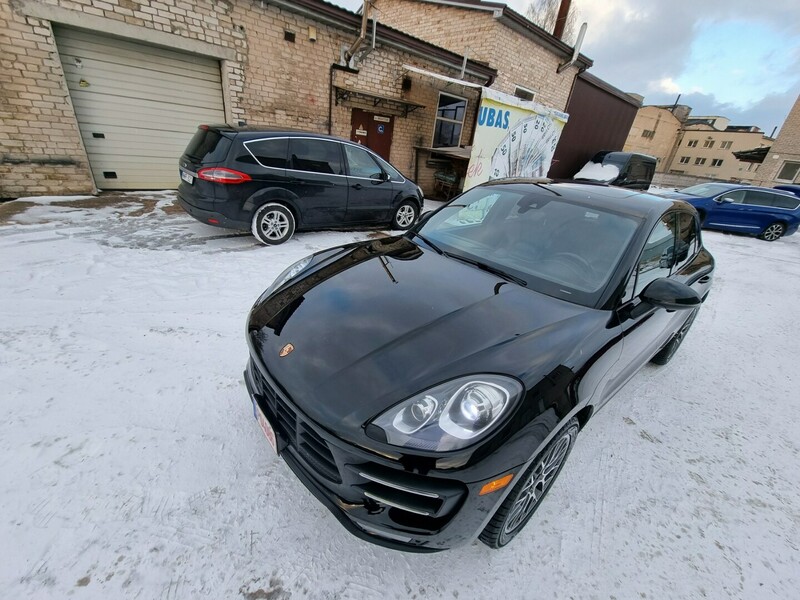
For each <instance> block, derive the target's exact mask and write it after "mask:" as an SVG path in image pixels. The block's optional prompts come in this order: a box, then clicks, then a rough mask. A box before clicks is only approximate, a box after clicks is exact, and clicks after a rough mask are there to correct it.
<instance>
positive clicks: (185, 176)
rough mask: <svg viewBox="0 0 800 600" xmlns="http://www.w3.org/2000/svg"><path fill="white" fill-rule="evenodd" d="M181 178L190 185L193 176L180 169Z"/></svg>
mask: <svg viewBox="0 0 800 600" xmlns="http://www.w3.org/2000/svg"><path fill="white" fill-rule="evenodd" d="M181 179H183V180H184V181H185V182H186V183H188V184H189V185H192V183H194V177H192V176H191V175H189V174H188V173H186V172H185V171H181Z"/></svg>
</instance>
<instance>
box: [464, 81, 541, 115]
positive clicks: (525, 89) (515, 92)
mask: <svg viewBox="0 0 800 600" xmlns="http://www.w3.org/2000/svg"><path fill="white" fill-rule="evenodd" d="M518 90H522V91H523V92H524V93H525V94H529V95H530V98H526V97H523V96H519V95H518ZM457 97H458V96H453V98H457ZM514 97H515V98H519V99H520V100H525V101H526V102H535V100H536V92H534V91H533V90H531V89H528V88H526V87H524V86H521V85H516V84H515V85H514ZM464 112H465V113H466V110H465V111H464Z"/></svg>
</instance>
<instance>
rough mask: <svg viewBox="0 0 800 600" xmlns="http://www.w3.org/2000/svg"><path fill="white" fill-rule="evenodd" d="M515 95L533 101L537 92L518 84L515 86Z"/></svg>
mask: <svg viewBox="0 0 800 600" xmlns="http://www.w3.org/2000/svg"><path fill="white" fill-rule="evenodd" d="M514 95H515V96H516V97H517V98H521V99H523V100H528V101H531V102H533V99H534V98H535V97H536V92H534V91H533V90H529V89H528V88H524V87H522V86H519V85H518V86H517V87H516V88H514Z"/></svg>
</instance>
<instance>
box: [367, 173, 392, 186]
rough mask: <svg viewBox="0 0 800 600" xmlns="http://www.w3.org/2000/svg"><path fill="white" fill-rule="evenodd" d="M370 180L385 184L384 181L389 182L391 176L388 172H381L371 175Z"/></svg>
mask: <svg viewBox="0 0 800 600" xmlns="http://www.w3.org/2000/svg"><path fill="white" fill-rule="evenodd" d="M370 179H372V180H373V181H375V182H376V183H383V182H384V181H389V174H388V173H387V172H386V171H381V172H380V173H375V174H374V175H370Z"/></svg>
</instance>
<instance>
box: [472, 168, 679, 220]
mask: <svg viewBox="0 0 800 600" xmlns="http://www.w3.org/2000/svg"><path fill="white" fill-rule="evenodd" d="M481 185H482V186H486V187H491V186H500V185H502V186H509V187H510V188H511V189H513V190H514V191H519V192H526V193H533V192H536V191H537V189H538V190H539V191H540V192H541V191H545V190H546V191H549V192H552V193H553V194H555V195H557V196H560V197H562V198H564V199H565V200H569V201H572V202H577V203H579V204H583V205H585V206H594V207H597V208H598V209H601V208H607V209H610V210H614V211H617V212H622V213H626V214H630V215H633V216H637V217H640V218H642V219H647V218H650V217H653V215H660V214H662V213H663V212H665V211H667V210H669V209H671V208H682V209H684V210H689V211H694V208H693V207H692V206H691V205H690V204H689V203H687V202H684V201H682V200H673V199H669V198H662V197H660V196H654V195H653V194H648V193H646V192H640V191H636V190H628V189H625V188H620V187H614V186H606V185H596V184H591V183H573V182H553V181H551V180H549V179H536V178H532V179H525V178H507V179H493V180H491V181H487V182H486V183H483V184H481Z"/></svg>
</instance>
